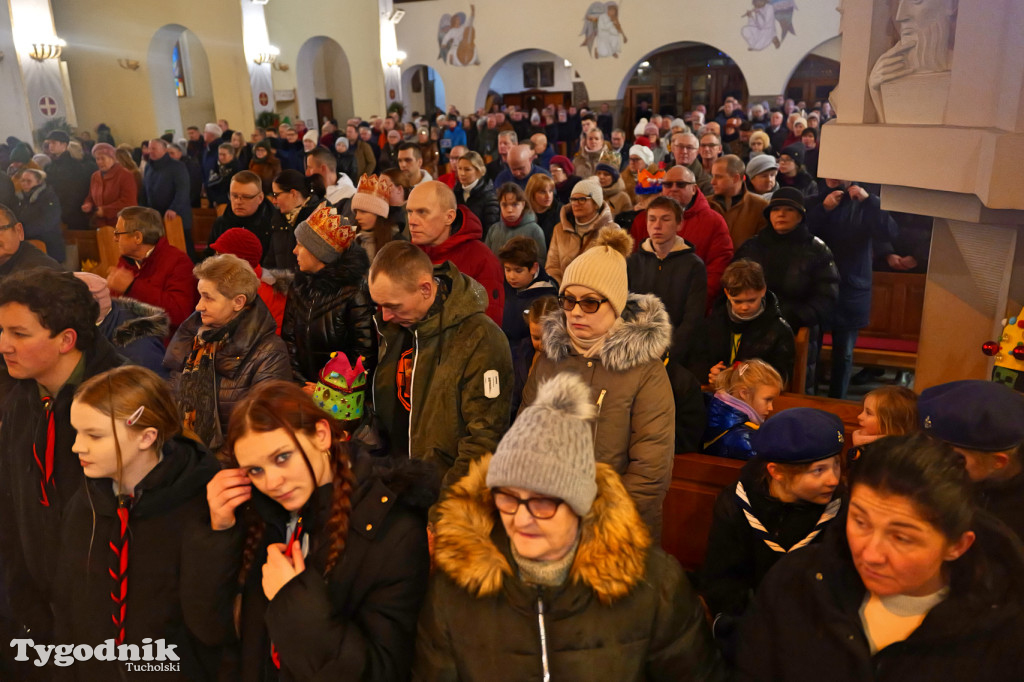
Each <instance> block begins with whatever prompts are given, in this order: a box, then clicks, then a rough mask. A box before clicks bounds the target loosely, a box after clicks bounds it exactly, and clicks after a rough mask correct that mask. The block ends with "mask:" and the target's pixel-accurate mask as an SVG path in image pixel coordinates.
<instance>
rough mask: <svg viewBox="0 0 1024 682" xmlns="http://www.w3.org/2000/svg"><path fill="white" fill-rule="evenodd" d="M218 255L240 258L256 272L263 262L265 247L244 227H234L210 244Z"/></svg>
mask: <svg viewBox="0 0 1024 682" xmlns="http://www.w3.org/2000/svg"><path fill="white" fill-rule="evenodd" d="M210 248H211V249H213V250H214V251H216V252H217V253H230V254H232V255H235V256H238V257H239V258H241V259H242V260H244V261H245V262H246V263H248V264H249V265H251V266H252V269H253V270H255V269H256V268H258V267H259V266H260V261H261V260H263V245H262V244H260V238H259V237H257V236H256V235H254V234H253V233H252V232H250V231H249V230H247V229H245V228H244V227H232V228H231V229H230V230H227V231H226V232H225V233H224V234H222V235H221V236H220V237H218V238H217V241H215V242H213V243H212V244H210Z"/></svg>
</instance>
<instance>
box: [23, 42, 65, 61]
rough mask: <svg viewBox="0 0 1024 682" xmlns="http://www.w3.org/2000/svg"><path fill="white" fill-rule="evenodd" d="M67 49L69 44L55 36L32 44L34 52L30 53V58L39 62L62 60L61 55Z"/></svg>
mask: <svg viewBox="0 0 1024 682" xmlns="http://www.w3.org/2000/svg"><path fill="white" fill-rule="evenodd" d="M65 47H67V43H66V42H64V41H63V40H61V39H60V38H58V37H57V36H53V37H50V38H45V39H41V40H37V41H33V42H32V50H31V51H30V52H29V53H28V56H29V57H31V58H32V59H35V60H36V61H37V62H41V61H44V60H46V59H60V53H61V52H63V51H64V48H65Z"/></svg>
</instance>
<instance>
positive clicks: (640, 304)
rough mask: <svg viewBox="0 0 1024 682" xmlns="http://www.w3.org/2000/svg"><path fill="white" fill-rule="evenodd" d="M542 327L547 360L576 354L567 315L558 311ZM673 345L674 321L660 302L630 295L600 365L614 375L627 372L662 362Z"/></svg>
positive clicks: (603, 351)
mask: <svg viewBox="0 0 1024 682" xmlns="http://www.w3.org/2000/svg"><path fill="white" fill-rule="evenodd" d="M541 325H542V329H543V338H544V353H545V354H546V355H547V357H548V359H550V360H553V361H554V362H558V361H560V360H563V359H565V358H566V357H567V356H568V355H570V354H571V353H573V352H574V351H573V349H572V343H571V342H570V340H569V332H568V331H567V330H566V327H565V313H563V312H562V311H561V310H556V311H554V312H553V313H550V314H549V315H548V316H547V317H545V318H544V320H543V321H542V323H541ZM671 343H672V321H671V320H670V319H669V316H668V312H666V311H665V305H664V304H663V303H662V302H661V299H659V298H658V297H657V296H654V295H652V294H630V295H629V298H628V299H627V300H626V309H625V310H623V311H622V319H621V321H619V322H617V323H616V324H615V326H613V327H612V328H611V330H610V331H609V332H608V336H607V338H606V339H605V342H604V347H603V348H602V349H601V363H602V364H603V365H604V366H605V367H607V368H608V369H610V370H612V371H613V372H624V371H627V370H630V369H633V368H634V367H638V366H640V365H643V364H645V363H647V362H650V361H651V360H658V359H660V358H661V357H663V356H664V355H665V351H667V350H668V347H669V345H670V344H671Z"/></svg>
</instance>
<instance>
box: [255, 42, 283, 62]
mask: <svg viewBox="0 0 1024 682" xmlns="http://www.w3.org/2000/svg"><path fill="white" fill-rule="evenodd" d="M280 54H281V50H279V49H277V48H276V47H274V46H273V45H267V46H266V47H265V48H263V49H262V50H260V52H259V54H257V55H256V56H255V57H253V60H252V61H253V62H254V63H256V64H273V63H274V62H275V61H277V57H278V55H280Z"/></svg>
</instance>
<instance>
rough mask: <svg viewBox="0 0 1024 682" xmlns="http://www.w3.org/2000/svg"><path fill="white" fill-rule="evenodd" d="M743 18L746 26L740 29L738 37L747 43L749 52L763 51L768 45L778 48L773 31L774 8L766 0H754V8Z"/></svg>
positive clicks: (774, 31)
mask: <svg viewBox="0 0 1024 682" xmlns="http://www.w3.org/2000/svg"><path fill="white" fill-rule="evenodd" d="M743 16H744V17H745V18H746V20H747V25H746V26H744V27H743V28H741V29H740V35H742V36H743V39H744V40H746V41H747V45H748V48H747V49H749V50H763V49H765V48H766V47H768V46H769V45H775V47H778V46H779V37H778V35H777V34H776V30H775V7H773V6H772V3H770V2H769V1H768V0H754V8H753V9H750V10H747V11H746V13H744V14H743Z"/></svg>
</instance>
